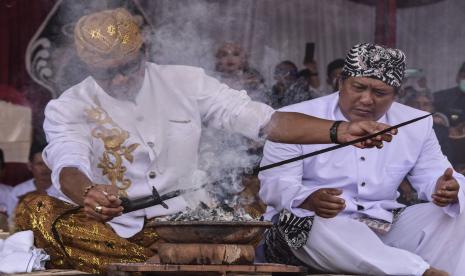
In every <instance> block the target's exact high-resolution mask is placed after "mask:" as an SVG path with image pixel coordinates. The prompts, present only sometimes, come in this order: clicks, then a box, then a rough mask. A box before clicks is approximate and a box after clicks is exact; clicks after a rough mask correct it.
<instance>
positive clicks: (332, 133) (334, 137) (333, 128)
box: [329, 121, 342, 144]
mask: <svg viewBox="0 0 465 276" xmlns="http://www.w3.org/2000/svg"><path fill="white" fill-rule="evenodd" d="M341 123H342V121H335V122H334V123H333V125H332V126H331V128H330V129H329V139H330V140H331V142H332V143H334V144H339V141H338V140H337V128H338V127H339V125H340V124H341Z"/></svg>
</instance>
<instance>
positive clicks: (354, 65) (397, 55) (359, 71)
mask: <svg viewBox="0 0 465 276" xmlns="http://www.w3.org/2000/svg"><path fill="white" fill-rule="evenodd" d="M404 71H405V54H404V52H402V51H401V50H399V49H392V48H385V47H383V46H380V45H375V44H370V43H361V44H357V45H355V46H354V47H352V49H350V51H349V53H348V54H347V57H346V59H345V64H344V68H343V69H342V75H344V76H347V77H370V78H376V79H379V80H381V81H382V82H384V83H386V84H387V85H390V86H393V87H400V85H401V84H402V79H403V77H404Z"/></svg>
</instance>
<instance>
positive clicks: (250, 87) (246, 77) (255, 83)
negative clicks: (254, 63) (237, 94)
mask: <svg viewBox="0 0 465 276" xmlns="http://www.w3.org/2000/svg"><path fill="white" fill-rule="evenodd" d="M215 58H216V64H215V71H216V73H217V76H218V79H219V80H220V81H222V82H224V83H225V84H227V85H228V86H229V87H231V88H233V89H236V90H245V91H247V94H248V96H249V97H250V98H252V100H254V101H258V102H262V103H266V104H270V103H271V100H270V95H269V94H268V91H267V88H266V86H265V79H264V78H263V76H262V74H260V72H259V71H258V70H256V69H254V68H252V67H250V66H249V61H248V54H247V53H246V51H245V50H244V48H242V47H241V46H240V45H239V44H238V43H233V42H226V43H223V44H222V45H221V46H220V47H219V48H218V50H217V51H216V54H215Z"/></svg>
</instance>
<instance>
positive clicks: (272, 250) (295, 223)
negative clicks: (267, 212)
mask: <svg viewBox="0 0 465 276" xmlns="http://www.w3.org/2000/svg"><path fill="white" fill-rule="evenodd" d="M312 224H313V217H297V216H295V215H294V214H292V213H291V212H289V211H288V210H283V211H281V213H280V214H279V218H278V221H277V222H275V223H274V224H273V226H272V227H271V228H270V229H269V230H267V232H266V233H265V258H266V260H267V261H268V262H273V263H282V264H288V265H297V266H306V265H305V264H304V263H303V262H302V261H300V260H299V259H297V258H296V257H295V256H294V254H293V253H292V251H291V248H293V249H299V248H301V247H302V246H304V245H305V244H306V243H307V239H308V235H309V234H310V230H311V228H312Z"/></svg>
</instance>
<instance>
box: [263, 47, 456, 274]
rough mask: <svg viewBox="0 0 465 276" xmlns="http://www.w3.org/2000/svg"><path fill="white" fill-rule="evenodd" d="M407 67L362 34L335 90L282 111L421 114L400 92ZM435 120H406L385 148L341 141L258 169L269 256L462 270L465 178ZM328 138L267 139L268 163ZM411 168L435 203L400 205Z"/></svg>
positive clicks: (377, 116) (366, 266)
mask: <svg viewBox="0 0 465 276" xmlns="http://www.w3.org/2000/svg"><path fill="white" fill-rule="evenodd" d="M404 69H405V56H404V53H403V52H402V51H400V50H397V49H389V48H384V47H381V46H378V45H373V44H368V43H366V44H358V45H356V46H354V47H353V48H352V49H351V50H350V52H349V53H348V55H347V58H346V60H345V66H344V69H343V72H342V76H341V81H340V85H339V87H340V91H339V92H338V93H334V94H331V95H328V96H325V97H322V98H319V99H315V100H311V101H306V102H303V103H300V104H296V105H292V106H288V107H286V108H283V110H282V111H287V112H300V113H303V114H307V115H312V116H320V117H323V118H326V119H330V120H340V121H350V122H357V121H360V120H376V121H378V122H383V123H386V124H392V125H394V124H398V123H401V122H404V121H407V120H410V119H412V118H415V117H419V116H422V115H425V114H427V113H425V112H423V111H420V110H416V109H413V108H411V107H408V106H405V105H402V104H399V103H396V102H394V99H395V96H396V92H397V91H398V88H399V86H400V85H401V81H402V76H403V72H404ZM335 125H337V124H336V123H335ZM432 126H433V119H432V117H427V119H423V120H420V121H418V122H415V123H414V124H410V125H407V126H405V127H402V128H401V129H399V134H398V135H397V136H398V137H396V138H397V139H396V141H395V143H391V144H389V145H386V146H385V147H384V148H383V149H382V150H359V149H357V148H355V147H345V148H342V149H338V150H335V151H332V152H327V153H324V154H321V155H318V156H315V157H312V158H308V159H305V160H303V161H298V162H293V163H290V164H287V165H284V166H280V167H276V168H273V169H270V170H266V171H262V172H261V173H260V174H259V178H260V180H261V189H260V197H261V198H262V200H263V201H264V203H265V204H267V205H268V207H267V213H266V214H265V219H268V220H272V221H273V222H274V227H273V228H272V229H271V230H270V231H268V232H267V235H266V238H265V246H264V247H265V256H266V258H267V260H268V261H271V262H287V263H294V264H302V263H303V264H305V265H307V266H309V267H312V268H314V269H316V270H319V271H326V272H334V273H351V274H352V273H353V274H363V275H367V274H370V275H382V274H388V275H447V273H446V272H444V271H441V270H445V271H448V272H449V273H450V274H452V275H465V231H464V229H465V217H464V215H463V209H464V204H465V201H464V200H465V197H464V193H463V189H462V188H460V187H461V186H462V187H463V185H465V178H464V177H463V176H462V175H460V174H457V173H456V172H454V171H453V170H452V169H451V164H450V163H449V161H448V160H447V159H446V158H445V157H444V155H443V154H442V152H441V149H440V146H439V144H438V141H437V139H436V135H435V133H434V131H433V128H432ZM333 142H335V143H338V142H340V141H337V139H335V138H334V139H333ZM322 148H325V146H324V145H293V144H281V143H275V142H266V144H265V149H264V158H263V160H262V166H263V165H268V164H270V163H274V162H278V161H282V160H283V159H288V158H292V157H296V156H300V155H302V154H306V153H309V152H313V151H315V150H319V149H322ZM405 177H407V179H408V180H409V181H410V183H411V184H412V185H413V187H414V188H415V189H416V190H417V191H418V193H419V196H420V198H421V199H423V200H427V201H430V202H429V203H424V204H417V205H414V206H410V207H407V208H406V209H405V210H403V209H402V208H403V207H404V206H403V205H402V204H399V203H398V202H397V201H396V198H397V196H398V193H397V188H398V186H399V184H400V183H401V181H402V180H403V179H404V178H405ZM439 269H441V270H439Z"/></svg>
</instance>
